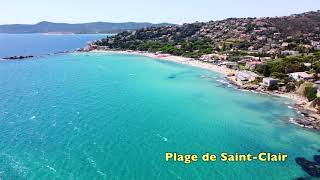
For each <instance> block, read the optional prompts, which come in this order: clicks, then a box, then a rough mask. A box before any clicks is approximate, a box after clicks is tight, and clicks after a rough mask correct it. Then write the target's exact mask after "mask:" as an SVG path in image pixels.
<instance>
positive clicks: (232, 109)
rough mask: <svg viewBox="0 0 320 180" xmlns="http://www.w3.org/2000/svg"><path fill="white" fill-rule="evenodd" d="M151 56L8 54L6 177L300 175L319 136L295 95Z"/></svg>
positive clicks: (1, 101) (1, 78)
mask: <svg viewBox="0 0 320 180" xmlns="http://www.w3.org/2000/svg"><path fill="white" fill-rule="evenodd" d="M222 79H223V78H222V76H221V75H219V74H217V73H214V72H209V71H206V70H203V69H199V68H195V67H189V66H185V65H181V64H175V63H172V62H164V61H159V60H155V59H151V58H147V57H140V56H129V55H115V54H103V53H97V54H94V53H88V54H65V55H57V56H48V57H45V58H41V59H30V60H23V61H1V62H0V87H1V88H0V121H1V123H0V133H1V136H0V178H1V179H121V180H122V179H146V180H149V179H170V180H171V179H243V180H248V179H259V180H261V179H294V178H297V177H301V176H302V177H306V176H307V174H306V173H305V172H303V171H302V170H301V169H300V167H299V166H298V165H297V164H296V163H295V161H294V158H295V157H298V156H302V157H306V158H309V159H310V158H312V156H313V155H314V154H317V151H318V150H319V149H320V140H319V138H320V137H319V134H317V133H315V132H311V131H308V130H305V129H301V128H299V127H296V126H294V125H292V124H290V123H288V119H289V118H290V117H294V116H295V115H296V113H295V112H294V111H293V110H292V109H289V108H288V107H287V106H288V105H287V104H285V102H287V101H288V100H286V99H282V98H277V97H271V96H264V95H259V94H254V93H251V92H241V91H239V90H235V89H233V88H230V87H228V86H226V85H224V84H223V83H221V82H219V81H220V80H222ZM165 152H179V153H195V154H199V155H201V154H203V153H206V152H210V153H215V154H219V153H220V152H229V153H235V152H239V153H252V154H257V153H258V152H274V153H277V152H282V153H287V154H288V155H289V159H288V161H286V162H281V163H274V162H273V163H266V162H256V161H255V162H238V163H235V162H228V163H227V162H221V161H217V162H207V163H204V162H201V161H198V162H195V163H191V164H189V165H185V164H183V163H174V162H165V159H164V154H165Z"/></svg>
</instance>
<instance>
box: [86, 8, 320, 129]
mask: <svg viewBox="0 0 320 180" xmlns="http://www.w3.org/2000/svg"><path fill="white" fill-rule="evenodd" d="M90 50H121V51H123V50H125V51H141V52H151V53H155V54H170V55H175V56H183V57H186V58H190V59H193V60H198V61H201V62H205V63H209V64H213V65H216V66H221V67H225V68H228V69H232V70H234V72H236V73H230V74H227V79H229V80H230V81H231V82H232V83H234V84H235V85H237V86H238V87H239V88H243V89H249V90H257V91H261V92H275V93H278V94H282V93H292V94H296V95H299V96H301V97H304V98H305V99H306V100H307V101H308V102H309V103H304V102H301V103H300V104H298V105H297V106H301V107H304V111H312V112H317V113H319V112H320V11H316V12H307V13H303V14H296V15H291V16H285V17H275V18H269V17H268V18H229V19H226V20H222V21H210V22H206V23H201V22H196V23H192V24H183V25H172V26H164V27H148V28H144V29H139V30H135V31H125V32H122V33H119V34H117V35H115V36H111V37H108V38H105V39H102V40H98V41H96V42H93V43H91V44H89V45H88V46H87V47H85V48H83V49H82V51H90ZM301 107H300V108H301ZM306 107H307V108H306ZM304 111H302V113H304ZM304 114H305V115H310V114H312V116H310V117H309V119H308V120H307V121H305V120H303V121H300V122H298V123H299V124H300V125H303V126H306V127H312V128H316V129H319V128H320V121H319V120H320V119H319V116H318V115H315V113H309V112H308V113H307V112H305V113H304Z"/></svg>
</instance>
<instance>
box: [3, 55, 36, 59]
mask: <svg viewBox="0 0 320 180" xmlns="http://www.w3.org/2000/svg"><path fill="white" fill-rule="evenodd" d="M33 57H34V56H11V57H4V58H3V59H6V60H16V59H27V58H33Z"/></svg>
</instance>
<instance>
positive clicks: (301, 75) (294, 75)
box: [288, 72, 313, 81]
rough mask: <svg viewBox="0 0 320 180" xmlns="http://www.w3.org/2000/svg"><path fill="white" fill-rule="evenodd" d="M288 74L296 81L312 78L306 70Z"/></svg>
mask: <svg viewBox="0 0 320 180" xmlns="http://www.w3.org/2000/svg"><path fill="white" fill-rule="evenodd" d="M288 75H289V77H292V78H293V79H294V80H296V81H301V80H304V81H311V80H312V79H313V75H312V74H308V73H306V72H294V73H290V74H288Z"/></svg>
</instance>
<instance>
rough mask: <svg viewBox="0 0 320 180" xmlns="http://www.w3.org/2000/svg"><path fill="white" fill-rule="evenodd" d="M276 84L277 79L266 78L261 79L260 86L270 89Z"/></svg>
mask: <svg viewBox="0 0 320 180" xmlns="http://www.w3.org/2000/svg"><path fill="white" fill-rule="evenodd" d="M278 82H279V79H274V78H270V77H266V78H263V79H262V83H261V85H263V86H267V87H270V86H275V85H277V84H278Z"/></svg>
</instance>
